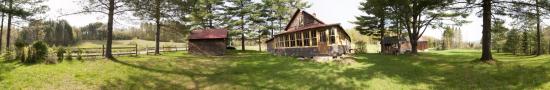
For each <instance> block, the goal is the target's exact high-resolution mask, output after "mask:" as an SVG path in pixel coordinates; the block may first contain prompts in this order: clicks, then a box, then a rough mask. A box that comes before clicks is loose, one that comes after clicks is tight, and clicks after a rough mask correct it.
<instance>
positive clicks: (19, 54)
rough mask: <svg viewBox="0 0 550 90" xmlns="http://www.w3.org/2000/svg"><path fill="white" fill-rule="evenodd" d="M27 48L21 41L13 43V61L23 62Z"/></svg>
mask: <svg viewBox="0 0 550 90" xmlns="http://www.w3.org/2000/svg"><path fill="white" fill-rule="evenodd" d="M26 46H27V43H25V42H24V41H22V40H16V42H15V59H18V60H20V61H21V62H25V56H26V55H25V51H27V50H25V47H26Z"/></svg>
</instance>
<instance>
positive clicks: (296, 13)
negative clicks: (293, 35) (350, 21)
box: [285, 9, 325, 31]
mask: <svg viewBox="0 0 550 90" xmlns="http://www.w3.org/2000/svg"><path fill="white" fill-rule="evenodd" d="M300 13H302V15H308V16H312V17H311V18H312V19H314V20H315V21H318V22H319V23H320V24H325V23H324V22H323V21H321V20H319V19H318V18H317V17H315V15H311V14H309V13H308V12H306V11H304V10H301V9H298V10H296V12H294V15H292V18H290V21H289V23H288V24H287V25H286V27H285V31H288V30H289V29H290V26H292V25H291V24H292V22H294V20H296V18H298V16H299V15H300Z"/></svg>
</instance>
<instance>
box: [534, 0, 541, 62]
mask: <svg viewBox="0 0 550 90" xmlns="http://www.w3.org/2000/svg"><path fill="white" fill-rule="evenodd" d="M535 2H536V4H537V5H539V0H535ZM540 22H541V20H540V8H539V6H537V47H536V49H537V50H535V54H536V55H537V56H540V55H541V54H542V49H541V44H540V42H542V41H541V38H540V37H541V35H540V33H541V28H540Z"/></svg>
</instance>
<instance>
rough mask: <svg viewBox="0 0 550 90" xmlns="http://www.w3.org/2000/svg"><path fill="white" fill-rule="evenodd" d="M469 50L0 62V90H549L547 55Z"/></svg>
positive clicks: (178, 54)
mask: <svg viewBox="0 0 550 90" xmlns="http://www.w3.org/2000/svg"><path fill="white" fill-rule="evenodd" d="M479 55H480V52H479V51H477V50H447V51H431V52H429V53H421V54H420V55H402V56H394V55H380V54H360V55H355V58H356V61H357V62H358V63H356V64H352V65H340V64H335V63H328V64H327V63H315V62H308V61H299V60H296V59H295V58H292V57H283V56H274V55H270V54H267V53H263V52H256V51H244V52H241V51H231V52H229V54H228V55H226V56H213V57H209V56H195V55H189V54H187V53H186V52H173V53H164V54H163V55H162V56H145V55H141V56H138V57H119V58H118V59H117V60H114V61H111V60H102V59H99V60H85V61H65V62H63V63H61V64H55V65H44V64H37V65H22V64H19V63H16V62H13V61H2V62H0V89H115V90H118V89H131V90H133V89H159V90H164V89H177V90H180V89H197V88H200V89H206V90H210V89H223V90H227V89H230V90H242V89H337V90H348V89H374V90H396V89H397V90H402V89H435V90H441V89H465V90H472V89H474V90H486V89H489V90H503V89H529V90H530V89H550V73H549V72H548V71H550V66H549V65H550V56H548V55H546V56H539V57H533V56H514V55H508V54H495V57H496V58H497V59H498V60H499V61H500V62H499V64H497V65H487V64H480V63H473V62H472V60H475V59H476V58H479Z"/></svg>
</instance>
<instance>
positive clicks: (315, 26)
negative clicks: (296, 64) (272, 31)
mask: <svg viewBox="0 0 550 90" xmlns="http://www.w3.org/2000/svg"><path fill="white" fill-rule="evenodd" d="M266 43H267V51H268V52H270V53H273V54H276V55H283V56H297V57H313V56H340V55H343V54H348V53H350V51H351V46H350V45H351V39H350V36H349V35H348V34H347V33H346V32H345V31H344V29H343V28H342V27H341V26H340V24H325V23H324V22H323V21H321V20H319V19H317V18H316V17H315V15H312V14H309V13H307V12H305V11H302V10H297V11H296V12H295V13H294V15H293V16H292V19H291V20H290V23H288V25H287V26H286V28H285V31H284V32H282V33H279V34H277V35H275V36H274V37H273V38H271V39H269V40H267V41H266Z"/></svg>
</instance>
